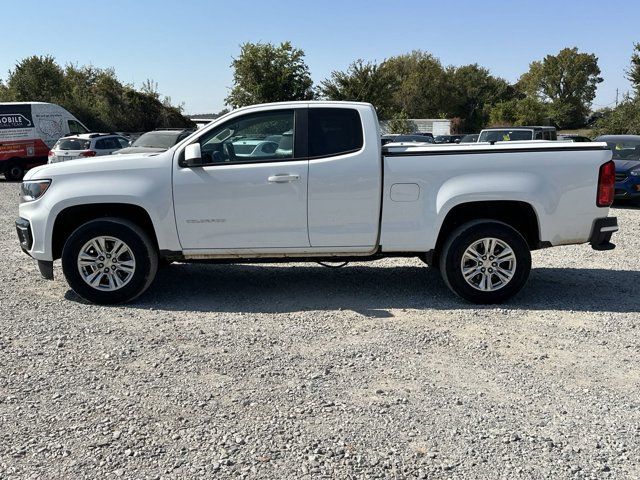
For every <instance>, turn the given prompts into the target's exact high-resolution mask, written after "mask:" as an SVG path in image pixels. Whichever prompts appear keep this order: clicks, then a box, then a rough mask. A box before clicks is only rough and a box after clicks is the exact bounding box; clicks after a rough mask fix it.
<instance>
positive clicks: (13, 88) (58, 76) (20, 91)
mask: <svg viewBox="0 0 640 480" xmlns="http://www.w3.org/2000/svg"><path fill="white" fill-rule="evenodd" d="M63 94H64V72H63V70H62V68H60V66H59V65H58V64H57V63H56V61H55V59H54V58H53V57H50V56H48V55H47V56H43V57H40V56H35V55H34V56H31V57H28V58H25V59H23V60H21V61H20V62H18V64H16V66H15V68H14V70H13V71H10V72H9V76H8V78H7V86H6V91H5V95H6V96H7V97H8V100H11V101H17V102H23V101H31V102H56V101H58V100H59V99H60V98H61V97H62V96H63Z"/></svg>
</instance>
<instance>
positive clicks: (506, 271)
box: [16, 102, 618, 303]
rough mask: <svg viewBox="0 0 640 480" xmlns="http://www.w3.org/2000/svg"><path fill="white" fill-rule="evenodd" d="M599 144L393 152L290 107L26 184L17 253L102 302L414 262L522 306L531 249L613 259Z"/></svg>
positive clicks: (609, 170) (489, 299) (360, 127)
mask: <svg viewBox="0 0 640 480" xmlns="http://www.w3.org/2000/svg"><path fill="white" fill-rule="evenodd" d="M614 181H615V172H614V164H613V162H612V161H611V151H610V150H609V149H608V148H607V146H606V144H604V143H591V144H579V145H578V144H575V143H559V142H544V141H539V142H535V141H530V142H502V143H500V142H499V143H495V144H487V143H477V144H467V145H457V144H445V145H429V144H426V143H425V144H419V143H410V144H403V143H391V144H387V145H385V146H384V147H381V141H380V133H379V125H378V119H377V116H376V113H375V110H374V108H373V107H372V106H371V105H369V104H365V103H351V102H287V103H275V104H265V105H256V106H251V107H246V108H241V109H239V110H236V111H233V112H230V113H228V114H226V115H224V116H223V117H220V118H219V119H217V120H216V121H215V122H212V123H211V124H210V125H208V126H207V127H205V128H203V129H201V130H198V131H196V132H194V133H193V134H192V135H190V136H189V137H187V138H185V139H184V140H183V141H182V142H180V143H178V144H177V145H175V146H174V147H172V148H170V149H169V150H167V151H166V152H163V153H157V154H141V155H117V156H108V157H95V158H89V159H83V160H77V161H74V162H66V163H60V164H52V165H45V166H41V167H37V168H34V169H32V170H30V171H29V172H28V173H27V176H26V177H25V180H24V182H23V183H22V186H21V195H22V201H21V204H20V207H19V218H18V219H17V220H16V227H17V231H18V236H19V241H20V245H21V247H22V249H23V250H24V251H25V252H26V253H27V254H28V255H30V256H31V257H33V258H35V259H36V260H37V261H38V265H39V268H40V272H41V273H42V275H43V276H44V277H45V278H48V279H53V261H54V260H56V259H59V258H61V259H62V269H63V272H64V275H65V277H66V279H67V282H68V283H69V285H70V286H71V288H72V289H73V290H74V291H75V292H76V293H77V294H78V295H80V296H81V297H83V298H85V299H87V300H89V301H92V302H96V303H120V302H126V301H130V300H132V299H134V298H136V297H137V296H138V295H140V294H141V293H142V292H144V291H145V290H146V289H147V287H149V285H150V284H151V282H152V281H153V279H154V276H155V274H156V270H157V268H158V264H159V263H160V262H167V261H169V262H170V261H180V262H226V263H233V262H237V263H243V262H260V263H262V262H276V261H277V262H293V261H305V262H310V261H317V262H323V261H324V262H327V261H363V260H375V259H379V258H382V257H394V256H395V257H407V256H415V257H419V258H421V259H422V260H423V261H425V262H426V263H427V264H429V265H431V266H433V267H435V268H438V269H439V270H440V272H441V274H442V277H443V279H444V281H445V283H446V284H447V285H448V286H449V287H450V288H451V290H452V291H453V292H455V293H456V294H458V295H459V296H460V297H463V298H464V299H467V300H468V301H471V302H477V303H496V302H501V301H504V300H506V299H507V298H509V297H511V296H512V295H514V294H516V293H517V292H518V291H519V290H520V289H521V288H522V287H523V285H524V284H525V282H526V280H527V277H528V275H529V271H530V269H531V255H530V251H531V250H535V249H539V248H544V247H551V246H556V245H567V244H580V243H587V242H588V243H590V244H591V246H592V247H593V248H594V249H596V250H607V249H611V248H613V247H614V245H613V244H612V243H610V239H611V235H612V234H613V232H615V231H617V229H618V227H617V221H616V219H615V218H614V217H608V213H609V206H610V205H611V203H612V200H613V195H614Z"/></svg>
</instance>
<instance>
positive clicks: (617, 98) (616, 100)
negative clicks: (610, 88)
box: [616, 88, 618, 108]
mask: <svg viewBox="0 0 640 480" xmlns="http://www.w3.org/2000/svg"><path fill="white" fill-rule="evenodd" d="M617 107H618V89H617V88H616V108H617Z"/></svg>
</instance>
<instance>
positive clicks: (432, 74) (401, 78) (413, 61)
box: [381, 50, 452, 118]
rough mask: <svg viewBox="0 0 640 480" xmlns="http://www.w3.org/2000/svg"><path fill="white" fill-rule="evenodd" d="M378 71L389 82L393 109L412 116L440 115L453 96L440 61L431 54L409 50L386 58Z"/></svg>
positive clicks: (428, 116)
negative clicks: (409, 51)
mask: <svg viewBox="0 0 640 480" xmlns="http://www.w3.org/2000/svg"><path fill="white" fill-rule="evenodd" d="M381 73H382V74H383V75H384V77H385V78H386V79H387V82H390V83H391V91H392V108H391V110H392V111H393V112H399V111H404V112H405V113H406V114H407V115H408V116H409V117H411V118H439V117H441V116H443V114H445V113H446V112H447V109H448V108H447V107H448V105H449V104H450V101H451V99H452V92H451V90H450V88H449V87H450V85H448V78H447V73H446V71H445V69H444V68H443V67H442V64H441V63H440V60H438V59H437V58H435V57H434V56H433V55H431V54H430V53H427V52H424V51H422V50H414V51H412V52H411V53H407V54H404V55H398V56H395V57H391V58H388V59H386V60H385V61H384V62H383V63H382V65H381Z"/></svg>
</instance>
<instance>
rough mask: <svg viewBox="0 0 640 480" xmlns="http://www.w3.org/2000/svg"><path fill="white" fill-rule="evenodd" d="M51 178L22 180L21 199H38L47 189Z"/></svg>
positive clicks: (31, 200) (28, 200)
mask: <svg viewBox="0 0 640 480" xmlns="http://www.w3.org/2000/svg"><path fill="white" fill-rule="evenodd" d="M49 185H51V180H27V181H25V182H22V186H21V190H22V200H23V201H25V202H33V201H34V200H37V199H39V198H40V197H41V196H42V195H44V192H46V191H47V190H48V189H49Z"/></svg>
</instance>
